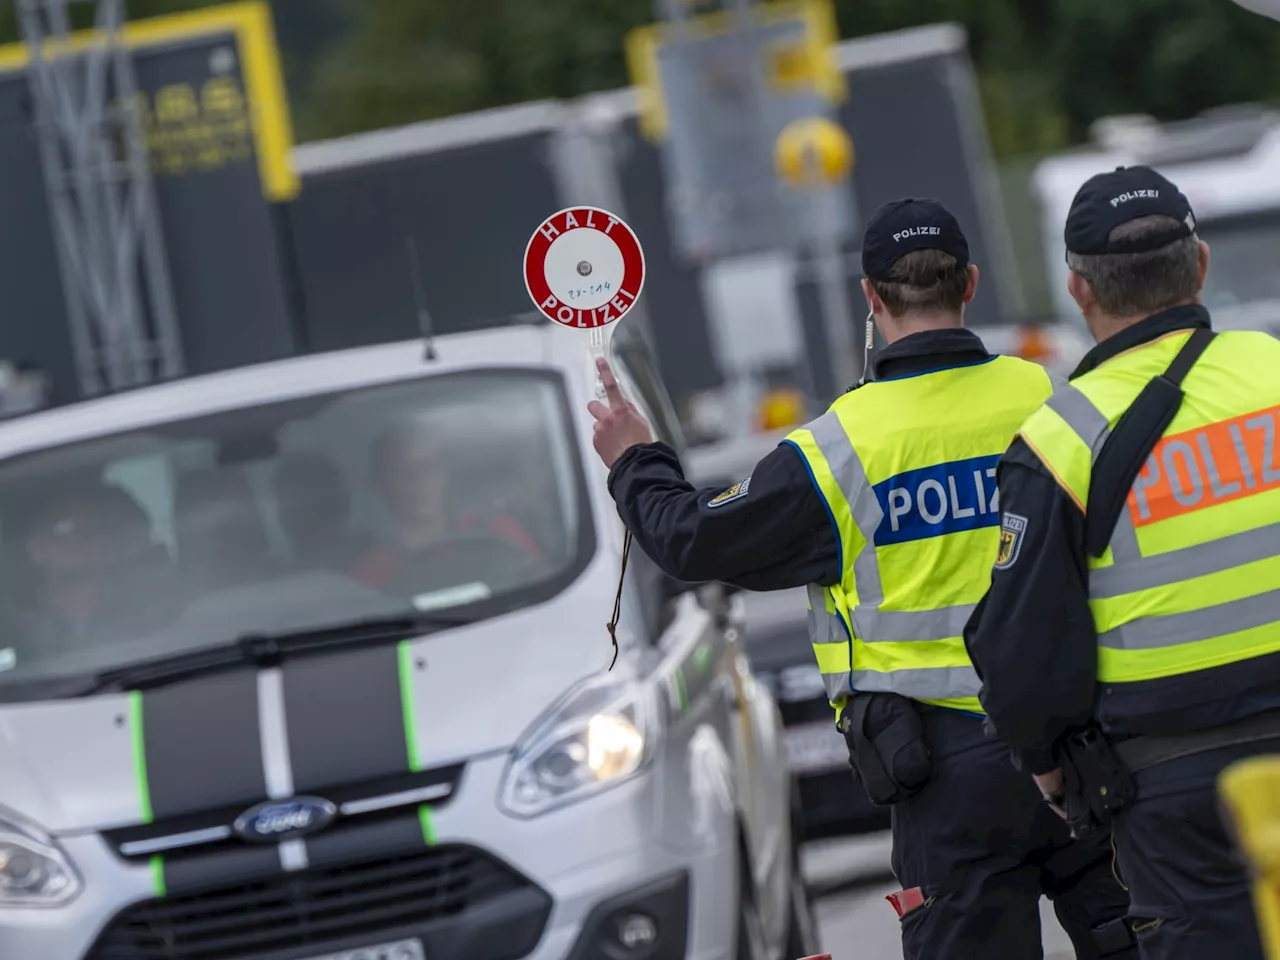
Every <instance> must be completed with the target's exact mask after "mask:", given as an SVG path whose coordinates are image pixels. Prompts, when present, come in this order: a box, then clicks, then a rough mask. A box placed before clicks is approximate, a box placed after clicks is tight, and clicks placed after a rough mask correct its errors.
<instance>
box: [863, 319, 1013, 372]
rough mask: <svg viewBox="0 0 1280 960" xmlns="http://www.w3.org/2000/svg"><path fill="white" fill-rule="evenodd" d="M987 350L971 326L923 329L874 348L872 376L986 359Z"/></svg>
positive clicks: (920, 370)
mask: <svg viewBox="0 0 1280 960" xmlns="http://www.w3.org/2000/svg"><path fill="white" fill-rule="evenodd" d="M989 356H991V354H990V353H988V352H987V348H986V347H984V346H983V345H982V341H981V340H980V339H978V335H977V334H976V333H974V332H973V331H972V330H965V329H963V328H959V327H948V328H946V329H945V330H922V331H920V332H919V333H912V334H909V335H908V336H905V337H903V338H902V339H901V340H898V341H896V342H894V343H891V344H889V345H888V346H886V347H882V348H881V349H880V350H877V351H876V353H875V354H874V355H873V356H872V358H871V370H872V379H873V380H888V379H894V378H897V377H907V376H912V375H913V374H918V373H925V372H928V371H930V370H939V369H944V368H946V367H955V366H961V365H962V364H966V363H974V362H975V361H979V360H985V359H987V358H988V357H989Z"/></svg>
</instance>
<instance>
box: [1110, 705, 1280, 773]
mask: <svg viewBox="0 0 1280 960" xmlns="http://www.w3.org/2000/svg"><path fill="white" fill-rule="evenodd" d="M1263 740H1280V710H1269V711H1267V712H1266V713H1258V714H1254V715H1253V716H1252V717H1246V718H1245V719H1244V720H1237V721H1235V722H1234V723H1227V724H1223V725H1222V726H1220V727H1211V728H1209V729H1208V730H1197V731H1196V732H1195V733H1188V734H1182V735H1179V736H1171V737H1166V736H1156V735H1150V736H1141V737H1134V738H1133V739H1132V740H1122V741H1120V742H1119V743H1116V744H1115V750H1116V753H1117V754H1119V756H1120V759H1121V760H1123V761H1124V764H1125V766H1126V767H1128V768H1129V770H1130V772H1132V773H1137V772H1138V771H1140V770H1147V769H1149V768H1151V767H1155V766H1158V765H1159V764H1162V763H1168V762H1169V761H1170V760H1180V759H1181V758H1182V757H1190V756H1194V755H1195V754H1197V753H1205V752H1207V751H1209V750H1216V749H1218V748H1220V747H1235V746H1239V745H1241V744H1245V743H1259V742H1261V741H1263Z"/></svg>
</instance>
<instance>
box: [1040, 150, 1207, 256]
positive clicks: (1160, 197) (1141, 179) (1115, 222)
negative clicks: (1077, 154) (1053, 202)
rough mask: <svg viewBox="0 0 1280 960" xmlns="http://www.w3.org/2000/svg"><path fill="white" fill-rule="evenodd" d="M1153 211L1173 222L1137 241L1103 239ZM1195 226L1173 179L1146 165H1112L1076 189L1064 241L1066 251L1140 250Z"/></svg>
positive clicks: (1183, 234) (1186, 233) (1176, 237)
mask: <svg viewBox="0 0 1280 960" xmlns="http://www.w3.org/2000/svg"><path fill="white" fill-rule="evenodd" d="M1156 215H1163V216H1166V217H1172V218H1173V219H1174V220H1176V221H1177V223H1176V224H1170V225H1169V229H1168V230H1167V231H1157V232H1155V233H1153V234H1151V235H1149V236H1144V237H1140V238H1138V239H1129V240H1109V239H1107V238H1108V236H1109V235H1110V233H1111V231H1112V230H1114V229H1115V228H1116V227H1118V226H1120V225H1121V224H1122V223H1128V222H1129V221H1130V220H1137V219H1138V218H1139V217H1151V216H1156ZM1195 229H1196V218H1195V214H1193V213H1192V212H1191V204H1190V203H1189V202H1188V201H1187V198H1186V197H1184V196H1183V195H1182V191H1180V190H1179V189H1178V188H1177V187H1175V186H1174V185H1173V184H1172V183H1170V182H1169V181H1168V180H1166V179H1165V178H1164V177H1162V176H1161V175H1160V174H1158V173H1156V171H1154V170H1152V169H1151V168H1150V167H1142V166H1138V167H1116V168H1115V169H1114V170H1112V171H1110V172H1108V173H1099V174H1097V175H1096V176H1093V177H1090V178H1089V179H1088V180H1086V181H1085V182H1084V186H1082V187H1081V188H1080V189H1079V190H1078V191H1076V196H1075V199H1074V200H1072V201H1071V210H1070V212H1069V213H1068V214H1067V225H1066V228H1065V230H1064V231H1063V239H1064V240H1065V241H1066V245H1067V250H1068V251H1069V252H1070V253H1078V254H1082V255H1096V254H1105V253H1145V252H1146V251H1148V250H1158V249H1160V248H1161V247H1165V246H1168V245H1169V244H1171V243H1173V242H1174V241H1175V240H1180V239H1182V238H1183V237H1189V236H1191V234H1192V233H1194V232H1195Z"/></svg>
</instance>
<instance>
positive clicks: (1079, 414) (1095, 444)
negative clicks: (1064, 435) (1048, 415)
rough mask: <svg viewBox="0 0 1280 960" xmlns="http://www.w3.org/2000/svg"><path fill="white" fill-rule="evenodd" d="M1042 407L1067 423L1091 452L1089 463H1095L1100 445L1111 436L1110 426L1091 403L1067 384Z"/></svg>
mask: <svg viewBox="0 0 1280 960" xmlns="http://www.w3.org/2000/svg"><path fill="white" fill-rule="evenodd" d="M1044 405H1045V406H1046V407H1048V408H1049V409H1050V410H1052V411H1053V412H1054V413H1056V414H1057V415H1058V416H1060V417H1061V418H1062V419H1063V420H1065V421H1066V422H1067V426H1069V427H1070V428H1071V429H1072V430H1074V431H1075V432H1076V433H1078V434H1079V435H1080V439H1081V440H1083V441H1084V442H1085V444H1086V445H1087V446H1088V447H1089V449H1090V450H1091V451H1092V453H1093V456H1092V457H1091V458H1090V462H1096V461H1097V459H1098V454H1099V453H1100V452H1101V451H1102V445H1103V444H1104V443H1106V442H1107V437H1109V436H1111V424H1110V423H1109V422H1108V421H1107V418H1106V417H1105V416H1103V414H1102V411H1101V410H1099V409H1098V408H1097V407H1095V406H1094V405H1093V401H1092V400H1090V399H1089V398H1088V397H1086V396H1085V395H1084V394H1083V393H1081V392H1080V391H1079V390H1077V389H1076V388H1075V387H1073V386H1071V385H1070V384H1068V385H1067V386H1064V387H1060V388H1059V389H1058V390H1056V391H1054V394H1053V396H1051V397H1050V398H1049V399H1048V400H1046V401H1045V403H1044Z"/></svg>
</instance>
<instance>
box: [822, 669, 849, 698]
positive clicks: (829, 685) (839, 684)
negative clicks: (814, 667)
mask: <svg viewBox="0 0 1280 960" xmlns="http://www.w3.org/2000/svg"><path fill="white" fill-rule="evenodd" d="M822 687H823V689H824V690H826V691H827V703H839V702H840V701H841V700H847V699H849V697H850V696H852V695H853V685H852V684H851V683H850V682H849V671H848V670H845V671H844V672H843V673H824V674H823V675H822Z"/></svg>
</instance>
